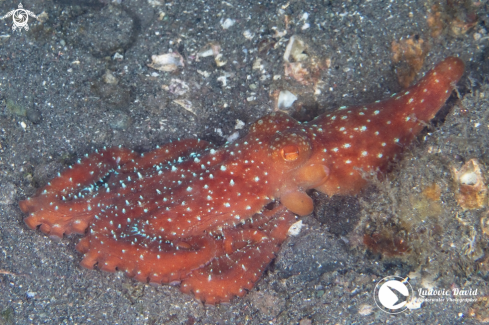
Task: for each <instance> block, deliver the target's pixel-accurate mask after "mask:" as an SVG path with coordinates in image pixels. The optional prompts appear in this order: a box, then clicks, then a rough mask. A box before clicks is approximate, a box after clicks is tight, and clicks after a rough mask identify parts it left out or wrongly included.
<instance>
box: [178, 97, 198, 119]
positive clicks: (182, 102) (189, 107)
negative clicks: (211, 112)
mask: <svg viewBox="0 0 489 325" xmlns="http://www.w3.org/2000/svg"><path fill="white" fill-rule="evenodd" d="M173 102H174V103H175V104H178V105H180V106H181V107H183V108H184V109H185V110H187V111H189V112H190V113H192V114H194V115H197V114H196V113H195V111H194V108H193V104H192V102H191V101H189V100H188V99H175V100H174V101H173Z"/></svg>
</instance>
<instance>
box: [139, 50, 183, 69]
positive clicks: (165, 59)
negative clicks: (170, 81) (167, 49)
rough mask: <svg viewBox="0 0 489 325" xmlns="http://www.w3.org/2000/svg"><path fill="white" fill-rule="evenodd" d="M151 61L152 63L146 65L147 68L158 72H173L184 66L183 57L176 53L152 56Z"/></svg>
mask: <svg viewBox="0 0 489 325" xmlns="http://www.w3.org/2000/svg"><path fill="white" fill-rule="evenodd" d="M151 60H153V62H151V63H150V64H148V67H150V68H153V69H155V70H159V71H175V70H177V69H178V68H182V67H184V66H185V64H184V63H183V57H182V56H181V55H180V54H179V53H177V52H172V53H166V54H161V55H152V56H151Z"/></svg>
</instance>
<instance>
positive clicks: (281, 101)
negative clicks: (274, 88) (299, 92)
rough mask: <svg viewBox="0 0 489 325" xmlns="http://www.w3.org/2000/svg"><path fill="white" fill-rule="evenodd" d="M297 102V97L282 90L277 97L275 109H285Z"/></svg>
mask: <svg viewBox="0 0 489 325" xmlns="http://www.w3.org/2000/svg"><path fill="white" fill-rule="evenodd" d="M296 100H297V96H296V95H294V94H293V93H291V92H290V91H288V90H282V91H281V92H280V93H279V95H278V100H277V108H278V109H286V108H289V107H291V106H292V104H293V103H294V102H295V101H296Z"/></svg>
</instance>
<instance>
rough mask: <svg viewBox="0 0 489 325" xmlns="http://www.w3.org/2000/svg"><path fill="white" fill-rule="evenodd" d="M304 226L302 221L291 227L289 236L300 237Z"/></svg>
mask: <svg viewBox="0 0 489 325" xmlns="http://www.w3.org/2000/svg"><path fill="white" fill-rule="evenodd" d="M302 226H303V225H302V220H299V221H297V222H296V223H294V224H292V225H291V226H290V227H289V230H288V231H287V235H289V236H294V237H296V236H298V235H299V234H300V233H301V229H302Z"/></svg>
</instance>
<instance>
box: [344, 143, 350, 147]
mask: <svg viewBox="0 0 489 325" xmlns="http://www.w3.org/2000/svg"><path fill="white" fill-rule="evenodd" d="M350 147H351V144H349V143H345V144H344V145H343V148H350Z"/></svg>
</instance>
